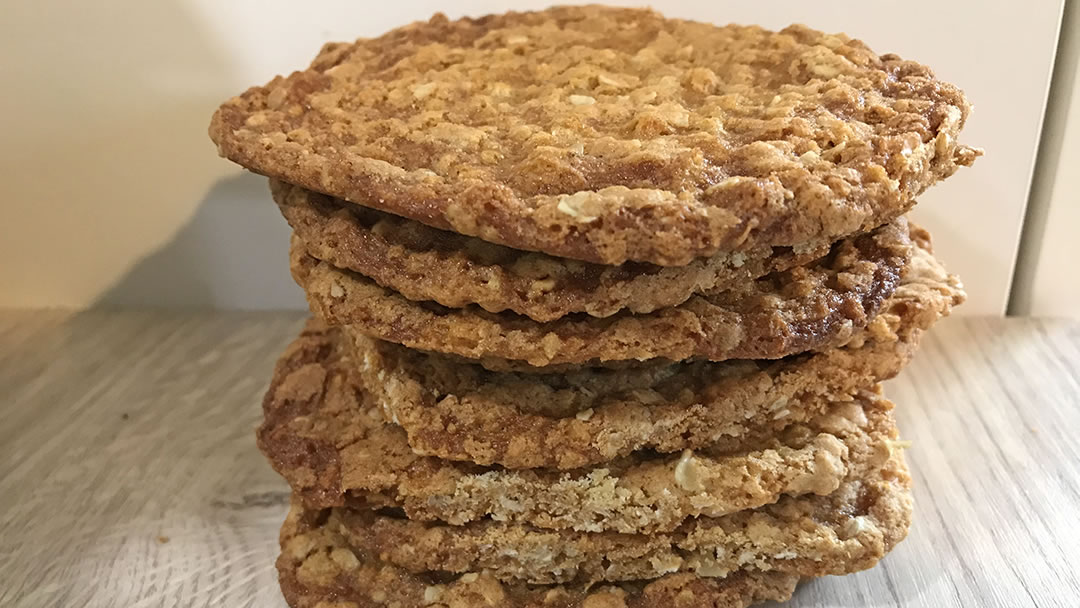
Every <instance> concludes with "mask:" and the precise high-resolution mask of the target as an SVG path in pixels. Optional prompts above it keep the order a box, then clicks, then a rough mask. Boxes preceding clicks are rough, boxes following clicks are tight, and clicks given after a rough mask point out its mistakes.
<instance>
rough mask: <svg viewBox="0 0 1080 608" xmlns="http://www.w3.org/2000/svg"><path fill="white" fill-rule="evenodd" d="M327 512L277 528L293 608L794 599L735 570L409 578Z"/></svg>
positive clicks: (715, 605) (764, 578) (589, 606)
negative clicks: (718, 573)
mask: <svg viewBox="0 0 1080 608" xmlns="http://www.w3.org/2000/svg"><path fill="white" fill-rule="evenodd" d="M329 517H330V515H329V514H328V513H327V512H325V511H308V510H305V509H304V508H303V507H302V506H301V504H300V503H299V502H298V501H294V502H293V505H292V509H291V510H290V511H289V515H288V518H287V519H286V520H285V523H284V525H283V526H282V528H281V556H280V557H279V558H278V560H277V569H278V578H279V581H280V583H281V591H282V594H283V595H284V596H285V599H286V601H288V603H289V605H290V606H292V608H385V607H386V606H398V607H399V608H421V607H424V608H427V607H436V608H474V607H486V606H491V607H498V608H656V607H658V606H676V607H678V608H747V607H748V606H750V605H753V604H757V603H759V602H764V601H768V600H778V601H785V600H787V599H789V598H790V597H791V594H792V592H793V591H794V590H795V585H796V584H797V583H798V581H799V577H798V576H796V575H792V574H786V573H783V572H775V571H772V572H762V571H759V570H750V569H745V570H740V571H738V572H733V573H731V574H729V575H727V576H725V577H699V576H695V575H693V574H668V575H665V576H662V577H660V578H657V579H654V580H648V581H632V582H626V583H620V584H614V585H528V584H522V583H514V582H503V581H500V580H498V579H497V578H495V577H494V576H492V575H491V574H490V573H488V572H467V573H464V574H460V575H456V574H448V573H445V572H422V573H412V572H409V571H407V570H404V569H402V568H398V567H396V566H394V565H392V564H389V563H387V562H384V561H382V560H380V559H379V558H378V556H377V555H374V554H372V553H366V552H364V551H362V550H358V549H357V548H355V547H352V546H350V545H349V543H348V541H347V540H346V538H345V537H344V536H343V535H342V534H341V533H340V532H339V531H338V528H337V527H336V526H334V525H332V524H331V522H330V519H329Z"/></svg>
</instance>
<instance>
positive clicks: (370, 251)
mask: <svg viewBox="0 0 1080 608" xmlns="http://www.w3.org/2000/svg"><path fill="white" fill-rule="evenodd" d="M270 189H271V191H272V192H273V195H274V200H275V201H277V204H278V207H279V208H280V209H281V212H282V214H283V215H284V216H285V219H286V220H288V222H289V225H290V226H292V228H293V230H295V231H296V234H297V236H299V237H300V239H301V240H302V241H303V242H304V248H305V250H306V251H307V252H308V254H310V255H311V256H312V257H314V258H317V259H319V260H323V261H325V262H328V263H330V264H331V265H333V266H336V267H338V268H344V269H347V270H352V271H355V272H357V273H359V274H362V275H364V276H366V277H368V278H370V279H372V280H374V281H375V282H376V283H378V284H379V285H380V286H382V287H385V288H387V289H389V290H392V291H396V292H398V293H400V294H401V295H403V296H405V297H406V298H408V299H410V300H414V301H424V300H429V301H433V302H438V303H439V304H441V305H443V306H446V307H449V308H460V307H463V306H467V305H469V304H476V305H477V306H479V307H481V308H483V309H484V310H486V311H488V312H502V311H504V310H507V311H511V312H515V313H517V314H520V315H523V316H526V317H528V318H530V319H532V320H534V321H541V322H543V321H553V320H555V319H558V318H560V317H563V316H566V315H568V314H571V313H577V312H581V313H586V314H588V315H590V316H593V317H608V316H611V315H613V314H615V313H616V312H619V311H620V310H623V309H626V310H628V311H629V312H632V313H635V314H640V313H648V312H652V311H654V310H658V309H661V308H666V307H668V306H676V305H679V304H682V303H683V302H685V301H686V300H687V299H688V298H689V297H690V296H692V295H694V294H695V293H701V292H704V291H710V290H715V289H722V288H726V287H730V286H732V285H738V284H740V283H745V282H747V281H752V280H754V279H756V278H758V277H760V276H762V275H764V274H768V273H770V272H774V271H780V270H786V269H788V268H791V267H792V266H800V265H802V264H806V263H808V262H811V261H813V260H815V259H817V258H819V257H821V256H822V255H824V254H825V253H826V252H827V251H828V250H829V246H830V245H831V244H832V243H831V242H822V243H820V244H817V245H813V244H810V245H807V246H805V247H802V248H800V249H799V250H798V251H797V252H796V251H795V250H794V249H792V248H788V247H785V248H773V247H766V246H761V247H756V248H754V249H750V250H747V251H744V252H738V253H734V254H723V253H721V254H716V255H713V256H711V257H707V258H697V259H694V260H692V261H691V262H690V263H689V264H687V265H686V266H674V267H671V266H669V267H664V266H656V265H653V264H642V263H633V262H631V263H626V264H622V265H619V266H605V265H602V264H592V263H589V262H580V261H577V260H570V259H566V258H556V257H552V256H549V255H546V254H543V253H534V252H528V251H521V250H518V249H510V248H509V247H504V246H501V245H495V244H492V243H488V242H486V241H482V240H480V239H477V238H474V237H467V236H462V235H459V234H456V233H453V232H446V231H443V230H438V229H436V228H431V227H429V226H426V225H424V224H421V223H419V222H416V221H412V220H408V219H405V218H402V217H400V216H396V215H391V214H389V213H383V212H381V211H376V210H374V209H369V208H366V207H361V206H359V205H350V204H347V203H341V202H335V201H334V199H332V198H331V197H328V196H326V195H322V194H318V193H316V192H312V191H310V190H305V189H303V188H300V187H299V186H293V185H291V184H286V183H284V182H280V181H277V180H270Z"/></svg>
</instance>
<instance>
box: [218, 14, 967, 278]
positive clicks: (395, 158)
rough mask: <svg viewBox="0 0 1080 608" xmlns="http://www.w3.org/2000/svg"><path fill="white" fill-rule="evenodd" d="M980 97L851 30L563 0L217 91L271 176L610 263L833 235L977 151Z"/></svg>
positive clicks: (225, 141) (889, 214)
mask: <svg viewBox="0 0 1080 608" xmlns="http://www.w3.org/2000/svg"><path fill="white" fill-rule="evenodd" d="M969 112H970V105H969V103H968V102H967V100H966V99H965V98H964V96H963V94H962V93H961V91H960V90H959V89H957V88H956V87H954V86H952V85H950V84H948V83H945V82H942V81H940V80H937V79H936V78H935V77H934V75H933V73H932V72H931V71H930V70H929V69H928V68H927V67H925V66H923V65H920V64H918V63H914V62H911V61H905V60H903V59H901V58H899V57H897V56H896V55H882V56H879V55H877V54H875V53H874V52H873V51H871V50H870V49H869V48H867V46H866V45H865V44H863V43H862V42H860V41H858V40H852V39H850V38H848V37H847V36H845V35H842V34H841V35H827V34H823V33H821V32H818V31H815V30H812V29H809V28H807V27H805V26H791V27H788V28H786V29H784V30H783V31H781V32H770V31H767V30H764V29H761V28H759V27H741V26H734V25H729V26H724V27H717V26H714V25H710V24H704V23H695V22H690V21H682V20H676V19H665V18H664V17H662V16H661V15H659V14H658V13H654V12H651V11H647V10H634V9H618V8H611V7H602V6H587V7H557V8H552V9H548V10H545V11H539V12H528V13H507V14H502V15H489V16H486V17H482V18H479V19H469V18H465V19H460V20H457V21H449V20H447V19H446V17H444V16H442V15H436V16H435V17H433V18H432V19H431V20H430V21H428V22H426V23H413V24H411V25H408V26H405V27H402V28H398V29H396V30H393V31H391V32H389V33H387V34H385V35H383V36H381V37H378V38H373V39H360V40H357V41H356V42H354V43H352V44H341V43H334V44H328V45H326V46H325V47H324V48H323V50H322V52H321V53H320V54H319V56H318V57H316V58H315V60H314V62H313V63H312V64H311V66H310V67H309V68H308V69H307V70H305V71H302V72H295V73H293V74H291V75H290V76H288V77H277V78H275V79H274V80H272V81H270V82H269V83H267V84H266V85H265V86H261V87H253V88H251V89H249V90H247V91H246V92H244V93H243V94H241V95H240V96H238V97H234V98H232V99H230V100H228V101H227V102H225V103H224V104H223V105H222V106H221V107H220V108H219V109H218V111H217V112H216V113H215V114H214V117H213V119H212V122H211V125H210V136H211V138H212V139H213V140H214V141H215V142H216V144H217V146H218V150H219V152H220V153H221V154H222V155H223V156H225V157H227V158H229V159H232V160H234V161H236V162H237V163H239V164H241V165H243V166H245V167H248V168H250V169H252V170H254V171H256V172H259V173H262V174H264V175H267V176H270V177H274V178H278V179H282V180H283V181H287V182H290V183H294V184H298V185H301V186H303V187H305V188H308V189H310V190H315V191H318V192H324V193H327V194H331V195H334V196H337V197H340V198H343V199H346V200H349V201H352V202H354V203H359V204H361V205H365V206H369V207H375V208H378V209H382V210H384V211H388V212H391V213H395V214H398V215H402V216H406V217H410V218H412V219H415V220H418V221H421V222H424V223H426V224H429V225H431V226H434V227H436V228H441V229H445V230H452V231H454V232H458V233H461V234H467V235H470V236H476V237H479V238H482V239H484V240H487V241H491V242H496V243H500V244H504V245H507V246H510V247H513V248H515V249H527V250H535V251H543V252H546V253H549V254H552V255H559V256H564V257H570V258H577V259H581V260H587V261H592V262H597V263H602V264H621V263H623V262H626V261H630V260H633V261H641V262H651V263H655V264H660V265H683V264H686V263H687V262H689V261H690V260H691V259H692V258H694V257H700V256H708V255H712V254H714V253H717V252H720V251H738V250H741V249H744V248H753V247H757V246H760V245H765V246H797V245H799V244H801V243H803V242H805V241H807V240H810V239H819V238H825V237H831V238H832V239H836V238H839V237H840V236H842V235H845V234H852V233H856V232H860V231H865V230H869V229H870V228H872V227H874V226H877V225H880V224H882V223H885V222H887V221H889V220H891V219H892V218H895V217H897V216H899V215H900V214H902V213H904V212H906V211H907V210H908V209H909V208H910V207H911V206H912V205H914V203H915V198H916V197H917V196H918V195H919V194H920V193H921V192H923V191H924V190H925V189H926V188H927V187H929V186H930V185H931V184H933V183H934V182H935V181H937V180H940V179H943V178H945V177H947V176H949V175H951V174H952V173H954V172H955V171H956V170H957V168H958V167H959V166H961V165H970V164H971V163H972V162H973V161H974V159H975V157H976V156H978V154H979V152H978V151H977V150H974V149H971V148H968V147H965V146H961V145H959V144H958V143H957V136H958V134H959V131H960V129H961V127H962V126H963V124H964V122H965V121H966V119H967V117H968V114H969Z"/></svg>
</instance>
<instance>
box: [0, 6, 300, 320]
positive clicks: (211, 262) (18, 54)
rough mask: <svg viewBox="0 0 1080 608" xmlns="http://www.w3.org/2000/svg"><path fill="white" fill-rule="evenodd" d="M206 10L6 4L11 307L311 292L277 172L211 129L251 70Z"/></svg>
mask: <svg viewBox="0 0 1080 608" xmlns="http://www.w3.org/2000/svg"><path fill="white" fill-rule="evenodd" d="M197 8H198V7H197V6H196V5H195V4H194V3H192V2H190V1H189V0H164V1H161V2H142V1H139V0H114V1H112V2H106V3H102V4H101V5H99V4H98V3H72V2H69V1H67V0H41V1H39V2H11V3H0V23H3V24H4V25H5V26H6V27H5V35H4V36H2V37H0V54H2V55H3V56H4V57H9V58H11V57H13V58H16V59H14V60H11V61H6V62H0V74H2V75H3V81H4V82H5V84H6V88H5V90H9V91H11V92H12V94H11V95H4V96H0V115H3V116H5V117H14V120H11V121H8V122H5V124H4V135H3V137H4V140H5V141H4V143H5V145H4V146H0V166H3V167H6V168H12V167H14V168H15V169H14V170H12V171H10V172H8V173H5V174H4V178H3V180H0V183H2V186H0V188H2V189H3V200H4V205H5V217H9V218H15V221H11V222H0V260H7V261H9V262H12V261H16V262H12V263H8V264H4V262H0V266H2V268H3V271H2V272H0V305H4V306H15V307H37V306H62V307H72V308H83V307H86V306H88V305H101V306H114V307H115V306H152V307H200V308H207V307H211V306H217V305H221V306H227V307H230V308H238V307H252V308H269V307H276V308H282V307H291V306H294V305H295V306H300V305H301V304H302V301H301V299H300V296H299V295H298V292H294V290H293V289H292V288H291V286H290V285H289V278H288V269H287V266H286V263H287V257H286V255H285V248H286V247H287V244H288V238H287V236H286V234H285V233H286V228H285V223H284V221H283V220H282V219H281V217H280V215H279V214H278V213H277V210H276V208H275V207H274V205H273V203H272V202H271V201H270V200H269V194H268V193H267V191H266V185H265V183H264V182H263V180H261V179H260V178H257V177H255V176H239V175H238V173H239V170H238V169H237V168H236V167H235V166H234V165H231V164H230V163H227V162H225V161H223V160H222V159H220V158H218V157H217V154H216V153H215V150H214V145H213V143H211V142H210V140H209V138H208V137H207V134H206V130H207V125H208V124H209V122H210V116H211V114H212V113H213V111H214V109H215V108H216V107H217V105H218V104H219V103H221V102H222V101H223V100H225V99H227V98H228V97H229V96H230V95H233V94H235V93H237V92H238V91H240V90H242V89H243V88H244V86H246V85H247V84H250V82H249V81H250V76H247V77H244V76H243V75H242V74H240V72H241V71H242V68H238V67H237V66H236V65H235V63H236V61H237V58H236V56H235V55H236V54H235V52H233V51H231V50H230V48H229V41H228V40H227V39H223V38H222V36H221V35H220V34H218V33H215V31H214V30H213V28H212V27H211V24H209V23H207V22H206V20H205V18H204V17H203V16H201V14H200V12H199V11H198V10H196V9H197ZM242 25H243V24H240V23H237V24H229V25H228V27H229V29H232V28H233V27H236V28H240V27H242ZM178 229H179V231H178ZM27 252H33V255H27ZM259 258H262V260H261V264H256V260H257V259H259ZM136 261H137V262H136ZM133 262H134V263H133ZM110 286H111V287H110ZM260 290H262V291H260ZM232 296H235V297H232Z"/></svg>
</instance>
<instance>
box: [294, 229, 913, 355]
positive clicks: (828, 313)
mask: <svg viewBox="0 0 1080 608" xmlns="http://www.w3.org/2000/svg"><path fill="white" fill-rule="evenodd" d="M911 253H912V245H911V239H910V232H909V227H908V224H907V220H906V218H898V219H897V220H895V221H894V222H892V223H891V224H887V225H885V226H882V227H880V228H878V229H876V230H874V231H872V232H869V233H866V234H861V235H858V236H855V237H852V238H849V239H844V240H841V241H839V242H837V243H835V244H834V245H833V246H832V248H831V249H830V251H829V253H828V254H827V255H825V256H824V257H822V258H820V259H818V260H815V261H813V262H811V263H809V264H807V265H804V266H797V267H794V268H791V269H788V270H786V271H783V272H776V273H773V274H770V275H766V276H764V277H761V278H759V279H757V280H755V281H750V282H746V283H743V284H741V285H738V286H733V287H732V288H731V289H725V290H719V291H713V292H709V293H704V294H699V295H695V296H693V297H691V298H690V299H689V300H687V301H686V302H684V303H683V304H680V305H679V306H674V307H670V308H665V309H662V310H658V311H655V312H653V313H648V314H641V315H634V314H629V313H625V312H624V313H619V314H615V315H612V316H610V317H607V318H604V319H597V318H593V317H588V316H582V315H569V316H566V317H563V318H560V319H558V320H555V321H551V322H548V323H537V322H536V321H533V320H532V319H529V318H527V317H522V316H520V315H515V314H512V313H498V314H495V313H489V312H486V311H484V310H482V309H480V308H478V307H476V306H470V307H466V308H446V307H443V306H439V305H437V304H435V303H432V302H413V301H411V300H408V299H406V298H405V297H403V296H401V295H400V294H398V293H396V292H393V291H391V290H388V289H385V288H383V287H380V286H379V285H378V284H377V283H375V282H374V281H372V280H371V279H368V278H367V277H364V276H362V275H359V274H356V273H353V272H349V271H345V270H341V269H338V268H335V267H333V266H332V265H330V264H327V263H325V262H321V261H319V260H317V259H315V258H313V257H311V256H310V255H308V254H307V252H306V250H305V249H304V245H303V243H302V241H300V240H299V239H298V238H296V237H294V238H293V248H292V266H291V267H292V272H293V277H294V278H295V279H296V281H297V283H299V284H300V285H301V286H302V287H303V288H304V291H305V292H306V294H307V298H308V302H309V304H310V305H311V309H312V311H313V312H315V313H316V314H317V315H318V316H319V317H321V318H323V319H324V320H326V321H327V322H329V323H332V324H335V325H346V326H347V327H346V331H347V332H349V333H357V334H364V335H369V336H371V337H374V338H378V339H382V340H386V341H388V342H395V343H399V344H403V345H405V346H407V347H409V348H415V349H420V350H427V351H435V352H445V353H451V354H455V355H460V356H463V357H467V358H474V359H482V358H485V357H486V358H502V359H512V360H518V361H524V362H526V363H529V364H530V365H534V366H541V365H551V364H560V363H585V362H591V361H602V362H603V361H618V360H628V359H637V360H644V359H653V358H659V357H663V358H667V359H671V360H683V359H688V358H691V357H700V358H703V359H709V360H715V361H719V360H726V359H776V358H780V357H784V356H787V355H791V354H796V353H800V352H804V351H807V350H814V349H820V348H824V347H827V346H829V345H833V344H837V343H843V342H846V341H847V340H848V339H850V338H851V337H852V335H854V333H855V332H856V331H857V330H859V329H860V328H862V327H865V326H866V324H867V323H869V321H870V320H871V319H872V318H873V316H874V315H875V314H876V313H877V311H878V308H879V307H880V305H881V303H882V301H884V300H885V299H886V298H887V297H888V296H889V294H890V293H892V291H893V289H895V287H896V285H897V283H898V282H899V280H900V274H901V272H902V270H903V269H904V267H905V266H906V265H907V263H908V260H909V259H910V256H911Z"/></svg>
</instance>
